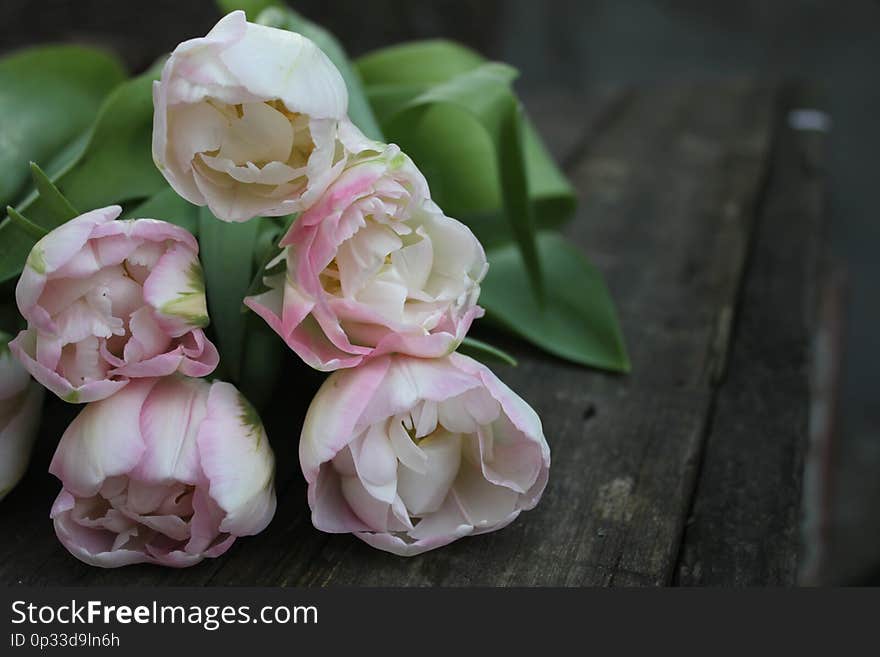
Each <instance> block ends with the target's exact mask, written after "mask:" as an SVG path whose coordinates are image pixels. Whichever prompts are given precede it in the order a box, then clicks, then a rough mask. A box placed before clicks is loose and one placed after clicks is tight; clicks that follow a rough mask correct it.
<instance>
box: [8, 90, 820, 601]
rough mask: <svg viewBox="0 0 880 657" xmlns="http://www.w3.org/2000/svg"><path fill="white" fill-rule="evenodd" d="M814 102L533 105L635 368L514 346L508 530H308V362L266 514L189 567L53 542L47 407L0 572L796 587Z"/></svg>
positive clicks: (814, 257) (508, 374)
mask: <svg viewBox="0 0 880 657" xmlns="http://www.w3.org/2000/svg"><path fill="white" fill-rule="evenodd" d="M804 102H805V100H804V98H803V96H801V95H800V92H799V91H798V90H797V89H795V88H793V87H792V88H789V87H785V86H781V85H776V84H764V83H755V82H753V81H749V80H733V81H725V82H718V83H705V84H682V85H678V86H673V87H657V88H652V89H639V90H622V91H621V90H618V91H612V92H608V93H603V94H599V95H597V96H596V97H594V98H587V99H573V98H570V97H565V96H560V97H558V98H556V97H553V98H540V99H537V100H536V102H534V103H531V104H530V105H529V106H528V107H529V110H530V111H531V113H532V115H533V116H534V118H535V120H536V122H537V123H538V126H539V128H540V129H541V131H542V133H543V134H544V135H545V136H546V138H547V140H548V143H549V144H550V147H551V150H553V152H554V153H555V154H556V155H557V157H559V159H560V160H561V161H562V162H564V163H565V167H566V170H567V171H568V173H569V175H570V176H571V178H572V180H573V181H574V184H575V185H576V187H577V189H578V190H579V193H580V195H581V204H580V210H579V212H578V215H577V217H576V219H575V221H573V222H572V223H571V224H570V225H569V227H568V229H567V232H568V235H569V236H570V237H571V239H573V240H574V241H575V242H576V243H578V244H579V245H580V246H581V247H583V249H584V250H585V251H586V252H587V253H588V254H589V256H590V258H591V259H592V261H593V262H594V263H595V264H596V265H597V266H598V267H599V269H600V270H601V271H602V272H603V273H604V274H605V276H606V277H607V281H608V284H609V286H610V288H611V291H612V293H613V295H614V298H615V300H616V302H617V304H618V308H619V311H620V316H621V320H622V324H623V330H624V333H625V334H626V338H627V342H628V345H629V349H630V353H631V357H632V362H633V370H632V374H630V375H628V376H614V375H608V374H603V373H601V372H597V371H591V370H588V369H584V368H581V367H577V366H574V365H570V364H568V363H565V362H562V361H560V360H557V359H555V358H553V357H550V356H547V355H545V354H543V353H540V352H538V351H536V350H533V349H531V348H529V347H528V346H527V345H524V344H521V343H517V342H515V341H505V343H504V346H505V347H506V348H508V349H509V350H511V351H513V352H514V353H515V355H516V356H517V357H518V358H519V361H520V365H519V367H517V368H510V367H498V368H496V370H497V371H498V373H499V374H500V376H501V377H502V378H503V379H504V380H505V381H506V382H507V383H508V384H509V385H510V386H511V387H512V388H514V389H515V390H517V391H518V392H519V393H520V394H521V395H522V396H523V397H524V398H525V399H526V400H527V401H529V402H530V403H531V404H532V405H533V406H534V407H535V408H536V410H537V411H538V412H539V414H540V415H541V417H542V419H543V422H544V428H545V432H546V435H547V438H548V440H549V442H550V445H551V448H552V452H553V465H552V468H551V476H550V483H549V486H548V488H547V491H546V494H545V496H544V499H543V501H542V502H541V504H540V505H539V506H538V507H537V508H536V509H534V510H533V511H530V512H527V513H524V514H523V515H522V516H520V518H519V520H517V521H516V522H515V523H514V524H513V525H511V526H510V527H508V528H507V529H504V530H503V531H500V532H497V533H494V534H490V535H487V536H481V537H475V538H467V539H463V540H461V541H459V542H457V543H455V544H453V545H451V546H448V547H446V548H443V549H440V550H437V551H435V552H432V553H428V554H426V555H422V556H419V557H415V558H410V559H402V558H398V557H394V556H391V555H388V554H385V553H382V552H378V551H375V550H373V549H371V548H369V547H367V546H366V545H365V544H363V543H361V542H360V541H359V540H357V539H355V538H353V537H351V536H346V535H333V536H331V535H327V534H323V533H321V532H318V531H317V530H315V529H314V528H313V527H312V525H311V523H310V521H309V515H308V508H307V505H306V499H305V487H304V483H303V480H302V476H301V475H300V473H299V471H298V468H297V466H296V453H295V452H296V444H295V443H296V438H297V436H298V432H299V427H300V424H301V420H302V415H303V412H304V409H305V406H306V404H307V403H308V400H309V398H310V396H311V391H313V390H314V388H315V386H316V385H317V382H318V378H317V377H316V376H314V375H303V376H302V377H300V375H299V374H297V380H298V381H299V382H300V383H299V386H298V388H296V389H294V390H293V391H292V392H291V393H289V394H288V395H285V396H283V395H279V396H278V398H277V399H276V400H275V402H274V403H275V407H276V408H275V410H274V411H272V410H271V409H270V410H269V411H268V412H267V413H266V417H267V418H268V419H267V426H268V428H269V431H270V436H271V438H272V441H273V445H274V446H275V449H276V452H277V455H278V495H279V506H278V513H277V515H276V517H275V520H274V521H273V523H272V524H271V526H270V527H269V529H268V530H267V531H266V532H264V533H263V534H261V535H260V536H257V537H252V538H246V539H242V540H240V541H238V542H237V543H236V545H235V546H234V547H233V548H232V549H231V550H230V551H229V552H228V553H227V554H226V555H224V556H223V557H221V558H219V559H214V560H208V561H205V562H203V563H202V564H200V565H198V566H196V567H193V568H189V569H186V570H170V569H161V568H158V567H152V566H133V567H128V568H122V569H117V570H100V569H95V568H90V567H88V566H85V565H83V564H82V563H80V562H78V561H76V560H75V559H74V558H73V557H71V556H70V555H69V554H68V553H67V552H66V551H65V550H64V549H63V548H62V547H61V545H60V544H59V543H58V542H57V540H56V539H55V536H54V532H53V530H52V524H51V522H50V521H49V519H48V512H49V507H50V505H51V503H52V500H53V499H54V496H55V495H56V494H57V490H58V482H57V481H56V480H55V479H54V478H53V477H52V476H50V475H48V474H47V473H46V467H47V464H48V460H49V457H50V454H51V450H52V449H53V445H54V441H56V440H57V437H58V436H59V435H60V433H61V431H62V430H63V427H64V426H65V423H66V422H67V421H68V419H69V411H66V409H63V408H62V407H61V405H60V404H59V403H57V402H52V403H51V404H49V405H48V406H47V416H48V417H47V421H46V423H45V425H46V426H45V427H44V431H43V436H42V438H41V440H40V443H39V446H38V450H37V454H36V455H35V459H34V462H33V466H32V468H31V470H30V472H29V474H28V476H27V478H26V479H25V481H24V482H23V483H22V484H21V485H20V486H19V488H18V489H16V491H14V492H13V493H12V494H11V495H10V496H9V497H8V498H7V499H6V501H4V502H3V503H2V505H0V535H2V536H3V540H2V542H0V573H2V577H0V581H2V582H3V583H7V584H35V585H44V584H78V585H84V584H85V585H88V584H124V585H142V584H179V585H201V584H212V585H222V584H254V585H291V586H294V585H297V586H333V585H381V586H397V585H416V586H444V585H446V586H449V585H452V586H455V585H526V586H531V585H565V586H592V585H665V584H682V585H691V584H712V585H732V584H736V585H746V584H791V583H793V582H795V581H796V576H797V571H798V554H799V526H800V525H799V516H800V504H801V502H800V501H801V481H802V472H803V461H804V453H805V450H806V446H807V427H808V412H809V396H810V391H809V376H808V375H809V372H808V368H809V365H810V344H811V335H812V328H811V327H812V323H813V319H812V316H813V307H814V297H815V294H814V289H815V287H816V285H815V284H816V281H817V265H818V263H819V261H820V257H819V255H820V253H821V249H820V248H819V247H820V245H821V235H822V233H821V231H822V223H823V221H822V220H823V189H824V176H823V171H822V168H821V165H822V158H823V151H822V149H823V135H822V134H821V132H817V131H795V130H793V129H791V128H790V127H788V124H787V122H786V117H787V116H788V112H789V111H790V110H791V109H793V108H796V107H801V106H803V103H804ZM478 335H479V334H478ZM495 337H496V336H494V335H493V336H492V338H493V339H494V338H495ZM298 372H299V370H298Z"/></svg>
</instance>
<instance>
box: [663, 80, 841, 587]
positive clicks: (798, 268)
mask: <svg viewBox="0 0 880 657" xmlns="http://www.w3.org/2000/svg"><path fill="white" fill-rule="evenodd" d="M804 107H811V105H810V104H806V103H805V102H804V100H803V98H802V96H801V95H800V94H799V93H798V92H797V90H795V89H789V90H787V92H786V94H785V104H784V106H783V112H781V116H780V121H781V123H780V125H779V129H778V133H777V134H778V145H777V147H776V149H775V156H774V158H773V165H772V173H771V176H770V178H769V181H768V185H767V188H766V190H765V194H764V199H763V203H762V204H761V212H760V216H759V224H758V229H757V233H756V236H755V245H754V249H753V252H752V255H751V260H750V264H749V268H748V272H747V276H746V279H745V286H744V291H743V295H742V299H741V302H740V308H739V312H738V314H737V319H736V325H735V327H734V334H735V339H734V341H733V349H732V353H731V356H730V366H729V368H728V370H727V373H726V376H725V378H724V380H723V382H722V383H721V385H720V387H719V390H718V394H717V402H716V405H715V409H714V413H713V417H712V428H711V431H710V432H709V435H708V439H707V444H706V449H705V454H704V458H703V463H702V467H701V469H700V478H699V484H698V486H697V489H696V496H695V501H694V507H693V512H692V514H691V518H690V519H689V521H688V525H687V531H686V532H685V537H684V542H683V548H682V554H681V561H680V563H679V565H678V572H677V581H678V582H679V583H680V584H682V585H696V584H705V585H712V586H750V585H751V586H755V585H791V584H794V583H796V581H797V574H798V559H797V557H798V552H799V543H800V536H799V531H798V529H799V527H800V522H799V519H800V510H801V481H802V476H803V462H804V453H805V450H806V448H807V442H808V441H807V430H808V429H807V425H808V415H809V395H810V392H809V371H810V364H811V363H810V349H809V348H810V343H811V336H812V329H813V325H814V318H813V315H814V312H813V311H814V308H815V304H816V298H815V290H816V280H817V275H818V273H819V270H818V264H819V262H820V258H819V257H818V255H817V254H818V253H819V246H820V245H819V240H820V238H821V236H822V233H823V230H822V229H823V219H824V215H825V195H824V190H825V185H824V180H825V172H824V170H823V168H822V164H823V161H824V150H823V148H824V143H825V135H824V134H823V133H822V132H818V131H805V130H801V131H796V130H794V129H792V128H791V127H789V126H788V125H787V123H786V118H787V111H788V110H789V109H794V108H804Z"/></svg>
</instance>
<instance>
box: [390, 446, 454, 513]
mask: <svg viewBox="0 0 880 657" xmlns="http://www.w3.org/2000/svg"><path fill="white" fill-rule="evenodd" d="M419 448H420V449H421V450H422V451H423V452H424V453H425V456H426V457H427V464H426V470H425V473H424V474H419V473H418V472H416V471H414V470H411V469H409V468H407V467H406V466H405V465H401V466H400V468H398V473H397V477H398V484H397V488H398V491H399V493H400V497H401V499H403V502H404V504H406V508H407V509H408V510H409V513H410V515H413V516H424V515H426V514H429V513H432V512H434V511H436V510H437V509H439V508H440V505H441V504H443V500H444V499H446V495H447V493H448V492H449V487H450V486H451V485H452V482H453V481H455V478H456V475H457V474H458V469H459V466H460V464H461V436H460V435H459V434H451V433H448V432H445V431H437V432H436V433H434V434H433V435H431V436H429V437H428V438H425V439H424V440H422V441H421V442H420V443H419Z"/></svg>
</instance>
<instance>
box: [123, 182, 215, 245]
mask: <svg viewBox="0 0 880 657" xmlns="http://www.w3.org/2000/svg"><path fill="white" fill-rule="evenodd" d="M123 217H124V218H126V219H161V220H162V221H167V222H169V223H172V224H175V225H177V226H180V227H181V228H185V229H186V230H188V231H189V232H191V233H192V234H193V235H195V236H196V237H198V234H199V208H198V206H195V205H193V204H192V203H190V202H189V201H187V200H186V199H184V198H182V197H180V196H178V195H177V192H175V191H174V190H173V189H171V188H170V187H167V188H165V189H163V190H162V191H161V192H158V193H157V194H154V195H153V196H151V197H150V198H148V199H147V200H146V201H144V202H143V203H141V204H140V205H137V206H135V207H134V208H132V209H131V210H129V211H128V212H126V213H125V214H124V215H123Z"/></svg>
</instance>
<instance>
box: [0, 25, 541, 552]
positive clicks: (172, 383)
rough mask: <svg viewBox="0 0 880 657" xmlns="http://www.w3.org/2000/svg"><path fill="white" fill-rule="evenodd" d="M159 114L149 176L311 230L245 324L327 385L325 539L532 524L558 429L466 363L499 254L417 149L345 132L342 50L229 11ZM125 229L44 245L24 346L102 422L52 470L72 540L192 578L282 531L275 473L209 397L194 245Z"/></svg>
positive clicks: (255, 434)
mask: <svg viewBox="0 0 880 657" xmlns="http://www.w3.org/2000/svg"><path fill="white" fill-rule="evenodd" d="M153 99H154V108H155V109H154V122H153V158H154V160H155V162H156V165H157V167H158V168H159V170H160V171H161V172H162V173H163V175H164V176H165V178H166V179H167V181H168V183H169V184H170V185H171V186H172V187H173V188H174V190H176V191H177V193H178V194H179V195H180V196H182V197H183V198H185V199H187V200H188V201H190V202H191V203H194V204H196V205H200V206H208V207H209V208H210V210H211V211H212V212H213V214H214V215H215V216H216V217H218V218H219V219H221V220H223V221H227V222H243V221H249V220H251V219H253V218H255V217H258V216H281V215H291V214H293V215H295V220H294V221H293V223H292V224H291V226H290V228H289V230H288V232H287V233H286V234H285V235H284V236H283V237H282V238H281V239H280V241H279V242H278V248H279V253H278V256H277V257H276V258H275V259H274V260H273V261H272V262H271V263H269V266H268V267H267V268H266V270H265V272H263V273H264V276H263V283H264V291H263V292H260V293H258V294H255V295H253V296H249V297H247V298H246V299H244V303H245V305H247V306H248V307H249V308H250V309H251V310H253V311H254V312H255V313H257V314H258V315H259V316H260V317H262V318H263V319H264V320H265V321H266V323H267V324H268V325H269V326H270V327H271V328H272V329H273V330H274V331H275V332H276V333H277V334H278V335H279V336H280V337H281V339H282V340H283V341H284V343H285V344H286V345H287V346H289V347H290V349H291V350H293V351H294V352H295V353H296V354H297V355H298V356H299V357H300V358H301V359H302V360H303V361H304V362H305V363H307V364H308V365H310V366H311V367H313V368H315V369H318V370H321V371H326V372H333V373H332V374H331V375H330V376H329V377H328V378H327V380H326V381H325V383H324V384H323V386H322V387H321V389H320V390H319V392H318V393H317V395H316V397H315V399H314V401H313V402H312V405H311V407H310V409H309V411H308V414H307V417H306V420H305V423H304V426H303V428H302V434H301V436H300V463H301V466H302V470H303V474H304V476H305V478H306V480H307V482H308V503H309V506H310V507H311V511H312V521H313V523H314V525H315V526H316V527H317V528H318V529H321V530H324V531H328V532H351V533H354V534H355V535H356V536H357V537H359V538H361V539H362V540H364V541H366V542H367V543H369V544H370V545H373V546H375V547H378V548H381V549H384V550H387V551H390V552H393V553H396V554H400V555H413V554H418V553H421V552H424V551H426V550H430V549H433V548H436V547H439V546H441V545H445V544H447V543H450V542H451V541H454V540H456V539H457V538H460V537H462V536H466V535H469V534H479V533H485V532H489V531H493V530H495V529H499V528H501V527H504V526H505V525H507V524H508V523H510V522H511V521H512V520H513V519H515V518H516V517H517V516H518V515H519V513H520V512H521V511H522V510H526V509H530V508H532V507H534V506H535V504H537V502H538V500H539V499H540V497H541V494H542V492H543V490H544V487H545V485H546V483H547V477H548V471H549V465H550V451H549V448H548V446H547V442H546V440H545V438H544V435H543V431H542V427H541V422H540V419H539V418H538V416H537V415H536V413H535V412H534V411H533V410H532V409H531V408H530V407H529V406H528V404H526V403H525V402H524V401H523V400H522V399H521V398H520V397H518V396H517V395H516V394H515V393H513V392H512V391H511V390H510V389H509V388H507V387H506V386H505V385H504V384H503V383H502V382H501V381H500V380H499V379H498V378H497V377H496V376H495V375H494V374H493V373H492V372H491V371H489V370H488V369H487V368H486V367H485V366H483V365H481V364H479V363H477V362H476V361H474V360H472V359H470V358H468V357H466V356H463V355H460V354H458V353H455V351H456V349H457V348H458V346H459V345H460V344H461V342H462V340H463V339H464V337H465V335H466V334H467V332H468V330H469V328H470V326H471V324H472V322H473V321H474V320H475V319H477V318H479V317H481V316H482V314H483V310H482V309H481V308H480V307H479V305H478V300H479V294H480V284H481V281H482V280H483V278H484V276H485V275H486V272H487V269H488V264H487V261H486V255H485V253H484V250H483V248H482V246H481V244H480V243H479V241H478V240H477V239H476V237H475V236H474V235H473V233H472V232H471V231H470V229H469V228H468V227H467V226H465V225H464V224H462V223H461V222H459V221H457V220H455V219H453V218H451V217H448V216H446V215H445V214H444V212H443V211H442V209H441V208H440V207H438V206H437V204H436V203H434V202H433V201H432V200H431V194H430V190H429V186H428V183H427V181H426V180H425V177H424V176H423V175H422V173H421V172H420V171H419V169H418V168H417V167H416V165H415V164H414V163H413V161H412V160H411V159H410V158H409V157H408V156H407V155H406V154H405V153H403V152H402V151H401V150H400V148H398V147H397V146H395V145H393V144H384V143H380V142H376V141H373V140H370V139H368V138H366V137H365V136H364V135H363V134H362V133H361V132H360V130H358V128H357V127H356V126H355V125H354V124H353V123H352V122H351V121H350V120H349V118H348V116H347V105H348V96H347V91H346V86H345V83H344V81H343V79H342V77H341V76H340V74H339V72H338V71H337V70H336V68H335V67H334V65H333V64H332V63H331V62H330V60H329V59H328V58H327V57H326V56H325V55H324V53H323V52H322V51H321V50H320V49H319V48H318V47H317V46H316V45H315V44H314V43H312V42H311V41H309V40H308V39H306V38H305V37H303V36H301V35H299V34H296V33H293V32H288V31H284V30H279V29H274V28H270V27H266V26H262V25H256V24H252V23H248V22H247V21H246V19H245V16H244V13H243V12H240V11H239V12H233V13H231V14H229V15H227V16H226V17H224V18H223V19H222V20H221V21H220V22H219V23H218V24H217V25H216V26H215V27H214V28H213V29H212V30H211V31H210V32H209V33H208V35H207V36H205V37H203V38H198V39H193V40H190V41H186V42H184V43H181V44H180V45H179V46H178V47H177V48H176V49H175V50H174V52H173V53H172V54H171V56H170V57H169V59H168V60H167V62H166V64H165V66H164V69H163V71H162V76H161V79H160V80H159V81H157V82H156V83H155V84H154V90H153ZM120 213H121V210H120V208H119V207H115V206H114V207H109V208H103V209H99V210H94V211H92V212H87V213H85V214H83V215H81V216H79V217H77V218H76V219H73V220H71V221H70V222H68V223H66V224H64V225H62V226H61V227H59V228H57V229H56V230H54V231H52V232H51V233H50V234H49V235H47V236H46V237H45V238H43V239H42V240H40V242H38V243H37V245H36V246H35V247H34V249H33V251H32V252H31V254H30V257H29V258H28V261H27V264H26V266H25V269H24V273H23V274H22V276H21V279H20V280H19V283H18V287H17V290H16V298H17V302H18V306H19V309H20V311H21V314H22V315H23V316H24V318H25V319H26V320H27V323H28V324H27V328H26V329H25V330H24V331H22V332H21V333H20V334H19V336H18V337H17V338H16V339H15V340H14V341H13V342H12V343H11V344H10V347H11V349H12V351H13V353H14V354H15V355H16V356H17V357H18V359H19V360H20V362H21V363H22V364H23V365H24V367H25V368H26V369H27V371H29V372H30V373H31V374H32V375H33V376H34V378H36V379H37V381H39V382H40V383H42V384H43V385H44V386H46V387H47V388H48V389H50V390H51V391H53V392H55V393H56V394H57V395H58V396H59V397H61V398H63V399H64V400H66V401H69V402H88V404H87V406H86V407H85V408H84V410H83V411H82V412H81V413H80V414H79V416H78V417H77V418H76V419H75V420H74V422H73V423H72V424H71V425H70V426H69V428H68V429H67V431H66V432H65V433H64V435H63V436H62V438H61V441H60V443H59V445H58V448H57V451H56V453H55V457H54V458H53V460H52V463H51V466H50V471H51V472H52V473H53V474H55V475H56V476H57V477H58V478H59V479H60V480H61V482H62V484H63V488H62V491H61V493H60V495H59V496H58V498H57V500H56V501H55V504H54V506H53V507H52V512H51V516H52V518H53V520H54V523H55V530H56V533H57V534H58V537H59V538H60V540H61V542H62V543H63V544H64V545H65V546H66V547H67V549H68V550H69V551H70V552H71V553H73V554H74V555H75V556H77V557H78V558H79V559H81V560H83V561H85V562H87V563H90V564H94V565H98V566H119V565H125V564H130V563H137V562H149V563H157V564H163V565H169V566H187V565H190V564H193V563H196V562H198V561H200V560H201V559H203V558H205V557H214V556H217V555H219V554H222V553H223V552H224V551H225V550H226V549H228V547H229V545H230V544H231V543H232V542H233V541H234V540H235V538H236V537H238V536H244V535H250V534H255V533H257V532H259V531H261V530H262V529H263V528H264V527H266V525H267V524H268V523H269V521H270V520H271V518H272V516H273V514H274V510H275V495H274V490H273V476H274V457H273V454H272V450H271V448H270V447H269V443H268V439H267V436H266V433H265V431H264V429H263V427H262V424H261V423H260V420H259V417H258V415H257V413H256V411H254V409H253V408H252V407H251V406H250V405H249V404H248V402H247V401H246V400H245V399H244V397H243V396H242V395H241V394H240V393H239V392H238V391H237V390H236V389H235V388H234V387H233V386H232V385H230V384H228V383H223V382H219V381H215V382H213V383H211V382H208V381H206V380H205V379H204V378H201V377H206V376H208V375H210V374H211V373H212V371H213V370H214V368H215V367H216V366H217V365H218V362H219V360H220V356H219V354H218V352H217V350H216V349H215V347H214V345H213V344H212V343H211V341H210V340H209V339H208V337H207V336H206V334H205V332H204V329H205V327H206V326H207V325H208V309H207V304H206V297H205V288H204V283H203V278H202V273H201V266H200V263H199V255H198V253H199V245H198V243H197V241H196V239H195V238H194V237H193V236H192V235H191V234H190V233H188V232H187V231H186V230H184V229H183V228H180V227H177V226H174V225H172V224H170V223H167V222H164V221H159V220H155V219H126V220H120V219H119V218H118V216H119V215H120ZM25 388H26V386H18V387H17V388H16V389H15V391H13V392H12V393H11V394H19V395H24V394H26V393H25V392H23V391H24V390H25ZM0 392H2V391H0ZM27 394H30V393H27ZM0 419H2V416H0ZM4 421H5V420H4ZM14 421H15V420H14V419H13V420H11V422H14ZM0 427H2V424H0ZM0 447H2V443H0Z"/></svg>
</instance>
